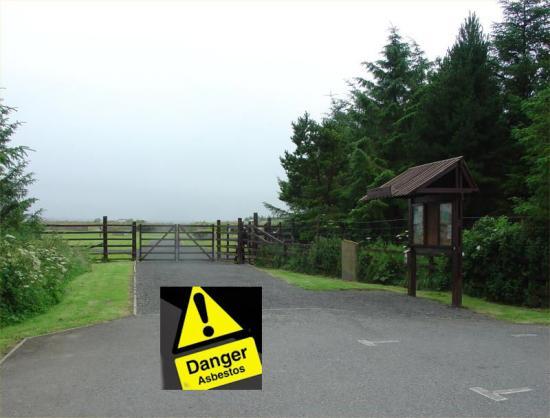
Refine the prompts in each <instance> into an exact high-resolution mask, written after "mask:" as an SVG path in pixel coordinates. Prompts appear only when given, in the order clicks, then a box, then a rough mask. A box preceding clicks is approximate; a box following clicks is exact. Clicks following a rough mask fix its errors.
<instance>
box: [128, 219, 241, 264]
mask: <svg viewBox="0 0 550 418" xmlns="http://www.w3.org/2000/svg"><path fill="white" fill-rule="evenodd" d="M138 235H139V239H138V248H139V257H138V259H139V261H146V260H150V261H161V260H164V261H187V260H190V261H191V260H195V261H215V260H227V261H235V260H236V253H237V248H238V245H237V242H238V228H237V225H231V224H225V225H222V224H221V222H218V223H216V224H140V225H138Z"/></svg>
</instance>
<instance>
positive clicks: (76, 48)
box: [0, 0, 501, 221]
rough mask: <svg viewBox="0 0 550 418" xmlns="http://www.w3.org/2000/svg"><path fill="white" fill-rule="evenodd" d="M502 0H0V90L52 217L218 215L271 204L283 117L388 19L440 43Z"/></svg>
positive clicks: (373, 38) (364, 47)
mask: <svg viewBox="0 0 550 418" xmlns="http://www.w3.org/2000/svg"><path fill="white" fill-rule="evenodd" d="M470 10H471V11H475V12H476V13H477V14H478V16H479V17H480V20H481V22H482V24H483V25H484V28H485V30H486V32H488V31H489V30H490V25H491V23H492V22H495V21H499V20H500V19H501V11H500V8H499V6H498V4H497V1H496V0H495V1H479V0H478V1H466V0H464V1H435V0H433V1H401V2H398V1H386V2H374V1H364V2H352V3H344V2H337V3H329V2H304V3H296V2H278V3H268V2H242V3H237V2H221V3H214V2H208V3H205V2H202V3H192V2H183V1H181V2H177V1H171V2H158V1H157V2H143V1H122V2H107V1H95V2H80V1H73V2H69V1H62V2H48V1H39V2H30V1H5V0H0V12H1V15H0V36H1V39H0V71H1V73H0V86H1V87H3V88H4V90H3V91H2V92H1V93H0V94H1V96H2V97H3V98H4V102H5V104H7V105H9V106H14V107H17V108H18V109H19V111H18V113H17V115H16V118H17V119H18V120H21V121H24V122H25V125H24V126H22V127H21V128H20V130H19V132H18V133H17V135H16V137H15V140H16V142H17V143H21V144H25V145H28V146H30V147H31V148H33V149H34V150H36V152H34V153H33V154H32V155H31V164H30V169H31V170H32V171H34V172H35V174H36V177H37V180H38V181H37V183H36V184H35V185H34V186H33V187H32V188H31V194H32V195H33V196H35V197H37V198H39V199H40V202H39V206H40V207H42V208H44V209H45V216H46V217H48V218H53V219H89V218H96V217H100V216H101V215H104V214H105V215H109V216H110V217H112V218H126V217H133V218H142V219H143V218H144V219H149V220H166V221H168V220H173V221H191V220H203V219H208V220H213V219H217V218H221V219H233V218H236V217H239V216H242V217H245V216H248V215H250V214H251V213H252V212H254V211H259V212H260V213H265V212H266V211H265V210H264V209H263V207H262V202H263V201H269V202H272V203H274V204H279V203H280V202H278V200H277V191H278V186H277V177H282V176H283V171H282V169H281V167H280V163H279V156H280V155H281V154H282V153H283V151H284V150H285V149H291V142H290V139H289V138H290V134H291V126H290V123H291V122H292V121H293V120H295V119H296V117H297V116H299V115H300V114H302V113H303V112H304V111H305V110H308V111H309V112H310V113H312V115H313V116H314V117H316V118H317V117H320V116H322V115H323V113H324V112H325V111H326V110H327V109H328V107H329V104H330V98H329V97H328V95H329V94H331V93H333V94H345V93H346V91H347V87H346V80H349V79H351V78H352V77H354V76H357V75H361V74H362V75H364V72H363V70H362V68H361V65H360V63H361V62H362V61H372V60H375V59H377V58H378V57H379V52H380V50H381V48H382V46H383V45H384V43H385V41H386V37H387V34H388V31H387V29H388V27H389V26H391V25H395V26H397V27H398V28H399V29H400V31H401V34H402V35H404V36H406V37H410V38H413V39H415V40H416V41H417V42H418V43H419V44H420V46H421V47H422V48H423V49H424V50H425V51H426V53H427V55H428V57H429V58H430V59H434V58H436V57H437V56H442V55H444V53H445V51H446V50H447V48H448V47H449V46H450V45H451V44H452V42H453V40H454V38H455V36H456V34H457V31H458V27H459V25H460V24H461V22H462V21H463V19H464V18H465V17H466V16H467V14H468V11H470Z"/></svg>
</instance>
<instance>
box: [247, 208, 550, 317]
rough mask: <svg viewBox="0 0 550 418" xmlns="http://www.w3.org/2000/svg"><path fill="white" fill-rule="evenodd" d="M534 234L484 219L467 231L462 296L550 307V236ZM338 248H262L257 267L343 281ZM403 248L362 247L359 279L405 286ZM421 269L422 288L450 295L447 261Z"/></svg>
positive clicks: (332, 242)
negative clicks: (338, 278)
mask: <svg viewBox="0 0 550 418" xmlns="http://www.w3.org/2000/svg"><path fill="white" fill-rule="evenodd" d="M536 231H537V230H535V233H534V232H533V230H532V229H529V228H527V227H526V225H524V224H521V223H512V222H510V221H509V220H508V219H507V218H506V217H500V218H491V217H485V218H482V219H480V220H479V221H477V222H476V224H475V225H474V226H473V228H472V229H470V230H466V231H464V240H463V244H464V245H463V249H464V257H463V273H464V292H465V293H466V294H468V295H471V296H477V297H482V298H485V299H487V300H490V301H494V302H501V303H508V304H514V305H525V306H530V307H546V306H548V301H549V295H548V289H549V284H548V254H549V248H548V236H547V232H545V231H544V230H543V231H542V232H541V231H540V230H538V231H539V232H536ZM340 246H341V241H340V240H339V239H336V238H319V239H317V240H316V241H314V242H313V243H312V244H311V245H310V246H296V245H290V246H288V247H287V251H286V255H285V251H284V247H283V246H282V245H273V246H263V247H262V248H260V251H259V257H258V260H257V264H258V265H260V266H265V267H273V268H282V269H286V270H291V271H297V272H300V273H309V274H322V275H325V276H332V277H340V262H341V255H340V251H341V249H340ZM405 248H406V247H405V246H403V245H395V244H388V243H385V242H382V241H375V242H371V243H368V244H364V245H361V246H360V247H359V254H358V263H359V265H358V279H359V280H360V281H363V282H371V283H383V284H391V285H397V286H407V266H406V262H405V254H404V250H405ZM373 250H384V251H373ZM386 250H389V251H386ZM430 264H431V268H429V265H430ZM417 266H418V270H417V287H418V289H429V290H441V291H444V290H450V287H451V263H450V259H449V257H447V256H436V257H433V258H432V259H431V263H430V259H429V258H427V257H418V258H417Z"/></svg>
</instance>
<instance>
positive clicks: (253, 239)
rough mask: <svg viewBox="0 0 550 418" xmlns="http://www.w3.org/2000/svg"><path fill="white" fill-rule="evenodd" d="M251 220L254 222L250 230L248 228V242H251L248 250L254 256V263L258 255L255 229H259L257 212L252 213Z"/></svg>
mask: <svg viewBox="0 0 550 418" xmlns="http://www.w3.org/2000/svg"><path fill="white" fill-rule="evenodd" d="M253 220H254V226H253V227H252V228H250V234H249V235H250V237H249V239H250V241H251V242H252V246H250V245H249V248H250V249H252V252H253V254H254V262H256V257H257V255H258V242H257V241H258V239H257V237H256V228H258V227H259V224H258V212H254V216H253Z"/></svg>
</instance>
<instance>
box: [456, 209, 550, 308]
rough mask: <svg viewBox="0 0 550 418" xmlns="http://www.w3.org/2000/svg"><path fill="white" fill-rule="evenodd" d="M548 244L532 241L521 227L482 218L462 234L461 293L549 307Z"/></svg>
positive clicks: (506, 219)
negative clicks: (462, 286)
mask: <svg viewBox="0 0 550 418" xmlns="http://www.w3.org/2000/svg"><path fill="white" fill-rule="evenodd" d="M548 251H549V247H548V241H547V240H546V242H545V241H544V240H543V239H539V240H532V238H530V237H529V236H528V235H527V234H526V232H525V229H524V228H523V226H522V224H520V223H511V222H510V221H509V220H508V218H506V217H504V216H503V217H499V218H490V217H486V218H482V219H480V220H479V221H478V222H477V223H476V224H475V225H474V227H473V228H472V229H471V230H469V231H465V233H464V261H463V266H464V289H465V292H466V293H467V294H469V295H472V296H478V297H483V298H487V299H488V300H491V301H495V302H503V303H510V304H516V305H528V306H532V307H538V306H548V297H549V295H548V270H547V266H548Z"/></svg>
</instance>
